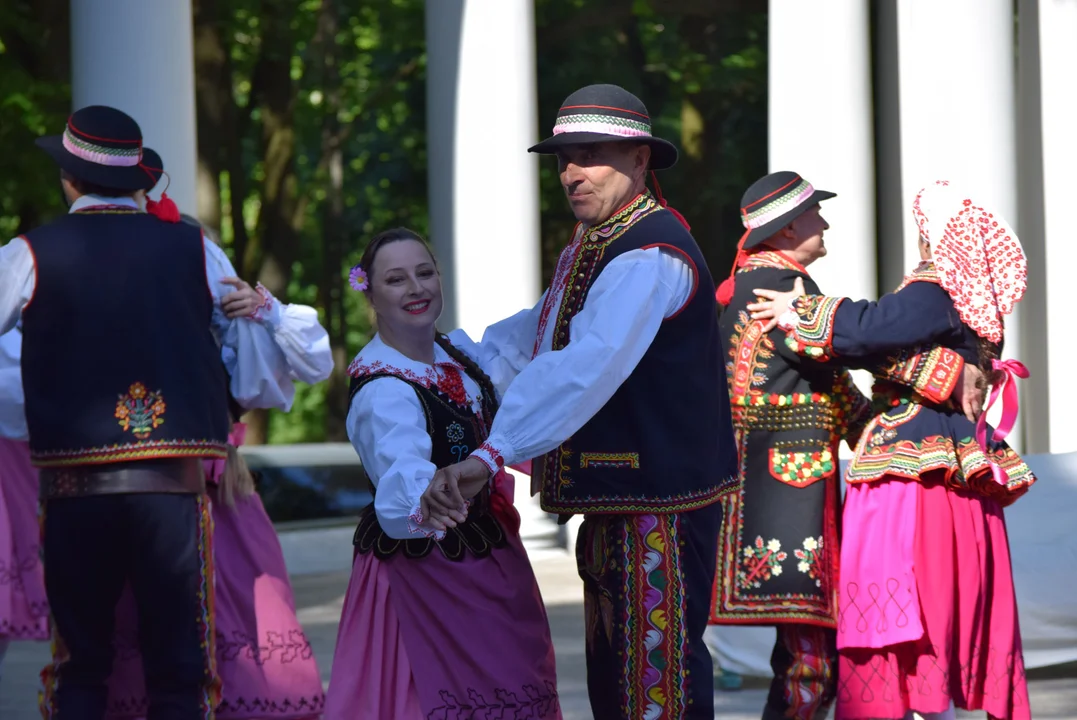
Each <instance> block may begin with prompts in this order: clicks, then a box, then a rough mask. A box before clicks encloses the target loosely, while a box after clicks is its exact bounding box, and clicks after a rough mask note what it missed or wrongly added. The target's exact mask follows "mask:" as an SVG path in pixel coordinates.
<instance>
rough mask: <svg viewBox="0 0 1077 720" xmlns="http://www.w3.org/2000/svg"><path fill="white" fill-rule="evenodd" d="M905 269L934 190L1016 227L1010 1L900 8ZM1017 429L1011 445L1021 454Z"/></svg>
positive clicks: (1015, 353)
mask: <svg viewBox="0 0 1077 720" xmlns="http://www.w3.org/2000/svg"><path fill="white" fill-rule="evenodd" d="M897 20H898V63H899V76H900V77H899V88H900V96H901V101H900V106H901V110H900V117H901V178H902V198H901V201H902V209H903V212H902V215H901V217H902V218H903V234H902V235H903V240H902V241H903V243H904V257H905V264H906V266H907V267H908V268H912V267H913V266H915V264H916V263H917V262H918V261H919V253H918V250H917V247H916V240H917V237H918V232H917V228H916V224H915V223H914V222H913V221H912V217H911V215H910V214H909V208H911V207H912V200H913V198H914V197H915V195H916V193H917V192H918V191H919V190H920V189H921V188H922V187H924V186H925V185H928V184H930V183H932V182H934V181H935V180H940V179H947V180H951V181H953V182H954V183H955V184H959V185H960V186H961V187H963V188H968V189H969V191H970V193H971V194H974V195H975V197H977V198H982V200H981V201H982V202H983V203H984V204H985V205H987V206H988V207H990V208H995V209H997V212H1000V213H1001V214H1002V215H1003V216H1004V217H1005V218H1006V219H1007V220H1008V221H1009V222H1010V224H1011V226H1014V227H1016V226H1017V223H1018V217H1017V182H1016V180H1017V168H1016V164H1017V152H1016V144H1015V143H1016V130H1015V123H1016V103H1015V86H1014V65H1015V62H1014V49H1015V44H1014V14H1013V2H1012V0H947V1H946V2H938V0H901V2H899V3H897ZM1018 308H1019V309H1018V312H1017V313H1015V314H1014V316H1011V317H1009V318H1007V324H1006V348H1005V351H1004V355H1006V356H1007V357H1018V358H1020V357H1022V356H1023V355H1024V352H1023V344H1022V340H1021V322H1020V315H1021V307H1020V306H1018ZM1022 433H1023V430H1022V428H1021V427H1020V426H1019V427H1017V428H1016V429H1015V430H1014V433H1013V435H1011V439H1012V440H1013V443H1012V444H1013V445H1014V446H1015V447H1017V448H1020V447H1021V446H1022V442H1021V437H1022Z"/></svg>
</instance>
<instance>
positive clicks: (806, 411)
mask: <svg viewBox="0 0 1077 720" xmlns="http://www.w3.org/2000/svg"><path fill="white" fill-rule="evenodd" d="M832 197H834V193H831V192H827V191H825V190H817V189H815V188H814V187H813V186H812V185H811V183H809V182H808V181H807V180H805V179H804V178H802V177H801V176H800V175H798V174H796V173H793V172H777V173H772V174H770V175H767V176H766V177H764V178H762V179H760V180H758V181H756V182H755V183H754V184H753V185H752V186H751V187H749V188H748V190H747V192H745V193H744V197H743V198H742V200H741V219H742V221H743V223H744V227H745V228H746V231H745V233H744V235H743V236H742V237H741V241H740V244H739V246H738V252H737V259H736V261H735V263H734V266H733V272H732V273H731V274H730V277H729V279H727V280H726V281H725V282H723V283H722V285H721V287H720V288H719V289H718V292H717V299H718V301H719V303H720V304H722V305H725V306H727V307H726V309H725V311H724V312H723V313H722V317H721V320H720V327H721V334H722V338H723V342H724V343H725V347H726V350H727V356H726V362H727V372H726V374H727V377H728V378H729V395H730V403H731V405H732V408H733V424H734V426H735V427H736V428H737V443H738V451H739V454H740V479H741V484H740V486H739V488H738V489H737V490H736V492H733V493H730V494H728V495H726V496H724V497H723V498H722V506H723V509H724V515H723V521H722V529H721V533H720V536H719V539H718V579H717V582H716V584H715V593H714V601H713V609H712V613H711V622H712V624H716V625H720V624H746V625H775V626H777V628H778V638H777V642H776V643H775V646H774V652H773V653H772V655H771V667H772V668H773V670H774V680H773V682H772V683H771V688H770V694H769V697H768V699H767V705H766V708H765V710H764V713H763V718H764V720H777V719H778V718H794V719H796V720H821V719H822V718H825V717H826V715H827V712H828V711H829V708H830V705H831V703H832V702H833V700H834V693H835V687H836V679H837V678H836V661H837V647H836V640H835V638H836V631H835V629H836V627H837V616H838V605H837V572H838V559H839V552H838V551H839V546H838V528H839V525H840V513H841V495H840V488H839V486H838V483H839V478H838V472H837V469H838V446H839V444H840V442H841V441H842V440H843V439H845V440H846V441H847V442H848V443H849V444H850V446H852V445H855V443H856V442H857V440H858V439H859V437H860V431H861V429H862V428H863V425H864V423H865V422H866V420H867V419H868V418H869V416H870V406H869V404H868V401H867V399H866V398H864V396H863V395H862V394H861V393H860V391H859V390H857V389H856V387H855V385H853V382H852V379H851V377H850V375H849V373H848V371H847V370H844V369H843V368H841V367H840V366H838V365H837V364H836V363H829V362H827V361H828V360H829V359H828V358H825V357H822V356H821V355H819V356H818V359H817V360H816V361H812V360H806V359H805V358H804V357H802V356H800V355H798V354H797V353H796V352H795V351H794V350H793V349H791V348H789V347H786V343H785V334H784V332H781V331H773V332H770V333H768V332H767V331H766V322H765V321H762V320H760V321H755V322H753V321H752V320H751V317H750V315H751V314H750V312H749V311H748V309H747V306H748V304H749V303H752V302H754V301H755V300H756V295H755V289H757V288H760V289H762V288H766V289H772V290H783V291H784V290H790V289H792V288H793V286H794V284H795V282H796V281H797V280H798V279H799V280H800V281H801V282H802V283H803V285H804V287H805V288H807V292H809V293H818V292H819V290H818V286H817V285H816V284H815V282H814V281H813V280H812V279H811V277H810V276H809V275H808V271H807V267H808V265H810V264H811V263H812V262H814V261H815V260H817V259H819V258H821V257H823V256H824V255H826V246H825V244H824V241H823V234H824V232H825V231H826V230H827V229H828V228H829V225H828V224H827V222H826V220H825V219H824V218H823V217H822V215H821V214H820V205H819V203H820V202H822V201H823V200H827V199H829V198H832ZM962 365H963V363H962V362H961V361H960V358H958V357H957V356H956V354H955V353H953V352H952V351H950V350H947V349H945V348H934V349H930V350H925V351H924V352H923V353H922V354H916V355H913V353H912V352H909V353H906V354H905V355H903V356H900V357H894V358H880V359H879V363H878V367H877V369H876V371H877V372H879V373H880V374H886V375H888V376H889V377H891V378H892V379H894V380H895V381H896V382H900V383H903V384H906V385H910V386H913V387H915V388H916V390H917V391H918V392H920V393H921V394H924V395H927V396H934V397H940V396H941V400H945V399H946V398H947V397H948V396H949V394H950V392H951V391H952V390H953V389H954V388H955V387H956V385H957V383H958V382H959V380H960V374H961V369H962ZM865 597H867V596H865ZM849 621H851V622H852V621H855V619H851V620H849Z"/></svg>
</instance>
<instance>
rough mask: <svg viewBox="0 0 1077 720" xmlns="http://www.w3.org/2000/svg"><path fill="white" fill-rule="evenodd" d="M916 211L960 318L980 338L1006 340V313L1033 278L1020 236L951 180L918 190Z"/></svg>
mask: <svg viewBox="0 0 1077 720" xmlns="http://www.w3.org/2000/svg"><path fill="white" fill-rule="evenodd" d="M912 214H913V217H914V218H916V225H917V227H919V228H920V235H921V236H922V237H923V238H924V239H925V240H926V241H927V242H928V244H929V245H931V254H932V258H933V259H934V262H935V268H936V269H937V270H938V273H939V281H940V284H941V285H942V287H943V289H945V290H946V292H947V293H949V294H950V297H951V298H953V301H954V306H955V307H956V308H957V312H958V314H959V315H960V316H961V320H962V321H963V322H964V323H965V324H966V325H968V326H969V327H971V328H972V329H973V330H974V331H975V332H976V334H977V335H979V336H980V337H982V338H985V339H987V340H990V341H992V342H996V343H1000V342H1002V316H1003V315H1009V314H1010V313H1011V312H1013V308H1014V305H1016V304H1017V302H1018V301H1019V300H1020V299H1021V297H1022V296H1023V295H1024V294H1025V287H1026V285H1027V279H1028V262H1027V261H1026V260H1025V252H1024V250H1023V249H1022V248H1021V241H1020V240H1018V239H1017V234H1016V233H1015V232H1014V231H1013V230H1012V229H1010V226H1009V225H1007V223H1006V221H1005V220H1004V219H1003V218H1002V216H1001V215H997V214H994V213H991V212H988V211H987V210H985V209H984V208H983V207H982V206H980V205H978V204H977V203H975V202H973V201H972V200H971V199H970V198H969V197H968V195H965V194H963V193H962V192H960V191H958V190H955V189H954V188H953V186H951V185H950V183H949V182H947V181H946V180H939V181H938V182H936V183H934V184H932V185H928V186H927V187H926V188H924V189H923V190H921V191H920V192H919V193H917V195H916V199H915V200H913V203H912Z"/></svg>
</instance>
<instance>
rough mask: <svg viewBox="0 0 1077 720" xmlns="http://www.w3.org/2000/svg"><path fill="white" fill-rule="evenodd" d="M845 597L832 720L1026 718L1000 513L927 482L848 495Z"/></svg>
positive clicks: (988, 503) (868, 487)
mask: <svg viewBox="0 0 1077 720" xmlns="http://www.w3.org/2000/svg"><path fill="white" fill-rule="evenodd" d="M840 587H841V589H840V593H839V595H840V600H839V616H838V648H839V651H840V661H839V669H838V698H837V708H836V718H837V720H861V719H868V718H903V717H904V716H905V714H906V712H907V711H909V710H915V711H918V712H921V713H927V712H943V711H945V710H946V709H948V708H949V706H950V703H951V702H952V703H953V704H954V705H955V706H956V707H959V708H964V709H967V710H985V711H987V712H988V713H990V714H991V715H992V716H993V717H997V718H1003V719H1005V720H1028V719H1029V718H1030V715H1029V704H1028V688H1027V685H1026V682H1025V668H1024V659H1023V657H1022V654H1021V634H1020V630H1019V627H1018V620H1017V601H1016V597H1015V594H1014V586H1013V573H1012V570H1011V566H1010V550H1009V542H1008V540H1007V538H1006V522H1005V519H1004V518H1003V513H1002V509H1001V508H1000V507H999V505H998V503H997V502H995V501H994V500H989V499H987V498H984V497H983V496H980V495H976V494H973V493H971V492H969V491H965V490H953V489H947V488H946V487H945V486H944V485H942V484H940V483H932V482H927V481H925V483H923V484H922V483H919V482H909V481H905V480H897V479H895V480H882V481H879V482H874V483H865V484H856V485H851V486H850V487H849V489H848V493H847V495H846V498H845V512H844V535H843V537H842V543H841V586H840Z"/></svg>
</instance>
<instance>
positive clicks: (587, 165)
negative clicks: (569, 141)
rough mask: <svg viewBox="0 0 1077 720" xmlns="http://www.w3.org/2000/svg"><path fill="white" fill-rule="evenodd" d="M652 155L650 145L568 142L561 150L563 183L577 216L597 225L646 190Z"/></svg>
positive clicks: (586, 222) (558, 161)
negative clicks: (645, 184) (648, 166)
mask: <svg viewBox="0 0 1077 720" xmlns="http://www.w3.org/2000/svg"><path fill="white" fill-rule="evenodd" d="M650 158H651V149H650V148H649V147H647V146H646V145H632V144H630V143H616V142H610V143H595V144H591V145H567V146H565V147H564V148H562V149H561V150H559V151H558V153H557V163H558V168H559V170H560V173H561V186H562V187H563V188H564V189H565V195H566V196H567V197H568V202H569V205H571V206H572V212H573V213H574V214H575V215H576V219H577V220H579V221H580V222H582V223H583V224H585V225H597V224H598V223H601V222H604V221H606V220H608V219H609V218H610V217H612V216H613V214H614V213H616V212H617V211H618V210H620V209H621V208H622V207H624V206H625V205H627V204H628V203H629V202H630V201H631V200H632V199H633V198H634V197H636V195H638V194H639V193H640V192H642V191H643V187H644V175H645V174H646V172H647V163H648V162H649V161H650Z"/></svg>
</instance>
